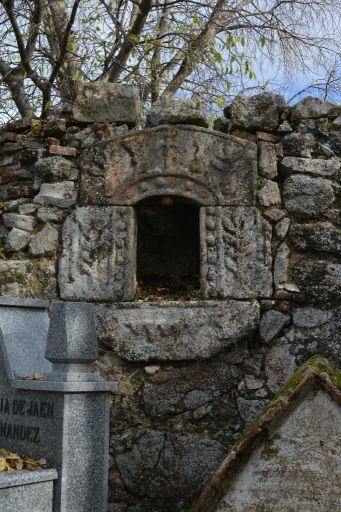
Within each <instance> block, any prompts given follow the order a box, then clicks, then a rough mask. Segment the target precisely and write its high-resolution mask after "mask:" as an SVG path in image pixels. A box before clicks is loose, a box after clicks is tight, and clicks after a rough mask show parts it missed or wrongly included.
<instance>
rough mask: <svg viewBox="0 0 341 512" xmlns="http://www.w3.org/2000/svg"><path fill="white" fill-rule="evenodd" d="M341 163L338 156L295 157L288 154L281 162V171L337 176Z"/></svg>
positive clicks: (286, 173) (285, 172)
mask: <svg viewBox="0 0 341 512" xmlns="http://www.w3.org/2000/svg"><path fill="white" fill-rule="evenodd" d="M340 167H341V164H340V160H339V159H338V158H331V159H330V160H323V159H320V158H295V157H292V156H286V157H285V158H283V160H282V161H281V163H280V169H281V173H282V174H284V175H285V176H287V175H288V174H292V173H307V174H312V175H317V176H323V177H332V176H335V174H336V173H337V171H338V170H339V169H340Z"/></svg>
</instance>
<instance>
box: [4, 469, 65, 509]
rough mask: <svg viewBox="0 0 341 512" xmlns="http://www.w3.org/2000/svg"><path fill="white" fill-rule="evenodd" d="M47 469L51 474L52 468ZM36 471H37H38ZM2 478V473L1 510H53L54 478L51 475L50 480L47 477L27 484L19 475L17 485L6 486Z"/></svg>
mask: <svg viewBox="0 0 341 512" xmlns="http://www.w3.org/2000/svg"><path fill="white" fill-rule="evenodd" d="M46 471H47V473H49V474H50V475H51V470H50V471H49V470H46ZM41 472H42V471H41ZM34 473H37V471H35V472H34ZM54 473H55V472H54ZM11 476H12V475H11ZM54 478H56V476H55V477H54ZM1 480H2V479H1V475H0V510H1V512H13V511H14V510H27V511H28V510H32V511H33V510H34V512H53V479H52V477H51V476H50V480H48V479H47V478H46V480H45V481H44V479H43V480H42V481H40V482H39V481H38V482H34V483H31V484H25V485H23V484H21V483H20V482H21V480H20V478H18V477H17V478H16V480H17V483H16V485H12V486H9V487H5V488H3V487H2V486H1V483H2V482H1Z"/></svg>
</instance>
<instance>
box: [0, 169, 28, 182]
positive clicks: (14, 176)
mask: <svg viewBox="0 0 341 512" xmlns="http://www.w3.org/2000/svg"><path fill="white" fill-rule="evenodd" d="M32 178H33V174H32V171H31V170H30V169H26V168H24V167H22V168H18V169H8V170H7V171H6V170H3V169H2V171H1V174H0V185H5V184H6V183H13V182H16V181H21V180H23V181H24V180H31V179H32Z"/></svg>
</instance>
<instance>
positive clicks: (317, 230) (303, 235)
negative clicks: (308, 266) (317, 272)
mask: <svg viewBox="0 0 341 512" xmlns="http://www.w3.org/2000/svg"><path fill="white" fill-rule="evenodd" d="M290 240H291V242H292V243H293V245H294V247H295V248H296V249H298V250H300V251H309V252H311V253H313V252H326V253H335V254H340V253H341V229H340V228H337V227H336V226H334V225H333V224H332V223H331V222H314V223H312V224H294V225H293V226H292V228H291V230H290Z"/></svg>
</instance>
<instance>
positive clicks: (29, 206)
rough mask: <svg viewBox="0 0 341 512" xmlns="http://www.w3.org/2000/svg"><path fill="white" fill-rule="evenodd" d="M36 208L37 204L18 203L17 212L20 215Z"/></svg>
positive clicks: (31, 211) (33, 211) (27, 213)
mask: <svg viewBox="0 0 341 512" xmlns="http://www.w3.org/2000/svg"><path fill="white" fill-rule="evenodd" d="M37 208H38V206H37V205H36V204H33V203H27V204H19V205H18V213H20V215H31V214H32V213H35V212H36V211H37Z"/></svg>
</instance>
